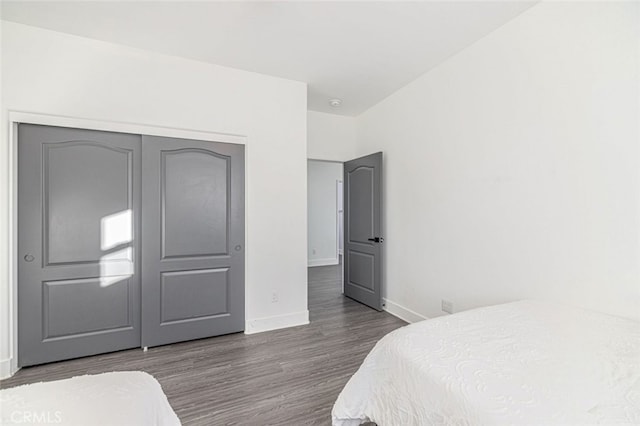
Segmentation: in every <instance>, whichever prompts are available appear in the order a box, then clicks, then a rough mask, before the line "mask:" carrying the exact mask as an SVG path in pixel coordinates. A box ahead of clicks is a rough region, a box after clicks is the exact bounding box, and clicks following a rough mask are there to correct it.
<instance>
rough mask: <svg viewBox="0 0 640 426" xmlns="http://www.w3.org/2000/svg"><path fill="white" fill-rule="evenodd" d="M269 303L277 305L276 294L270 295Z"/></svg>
mask: <svg viewBox="0 0 640 426" xmlns="http://www.w3.org/2000/svg"><path fill="white" fill-rule="evenodd" d="M271 303H278V293H271Z"/></svg>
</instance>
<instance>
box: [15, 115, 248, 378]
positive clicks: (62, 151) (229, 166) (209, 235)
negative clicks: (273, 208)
mask: <svg viewBox="0 0 640 426" xmlns="http://www.w3.org/2000/svg"><path fill="white" fill-rule="evenodd" d="M244 240H245V236H244V146H242V145H236V144H226V143H218V142H206V141H197V140H187V139H176V138H167V137H158V136H146V135H134V134H124V133H114V132H104V131H95V130H84V129H72V128H63V127H51V126H40V125H32V124H20V125H19V126H18V250H19V260H18V262H19V264H18V360H19V365H20V366H28V365H34V364H41V363H46V362H52V361H59V360H63V359H69V358H76V357H81V356H87V355H94V354H98V353H104V352H111V351H117V350H122V349H128V348H134V347H151V346H157V345H164V344H168V343H173V342H179V341H184V340H191V339H199V338H203V337H210V336H216V335H221V334H227V333H233V332H238V331H242V330H243V329H244V250H245V248H244Z"/></svg>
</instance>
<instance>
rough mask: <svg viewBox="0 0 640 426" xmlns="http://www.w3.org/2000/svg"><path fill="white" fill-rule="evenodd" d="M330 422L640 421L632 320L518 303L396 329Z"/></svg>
mask: <svg viewBox="0 0 640 426" xmlns="http://www.w3.org/2000/svg"><path fill="white" fill-rule="evenodd" d="M332 415H333V424H334V425H336V426H338V425H340V426H343V425H358V424H360V423H361V422H363V421H373V422H375V423H377V424H378V425H380V426H393V425H402V426H409V425H432V424H437V425H495V424H500V425H508V424H514V425H526V424H529V425H543V424H593V423H604V424H640V323H639V322H636V321H631V320H627V319H623V318H618V317H614V316H608V315H604V314H600V313H596V312H592V311H586V310H580V309H577V308H571V307H567V306H564V305H554V304H547V303H542V302H535V301H521V302H515V303H508V304H504V305H498V306H492V307H487V308H480V309H474V310H471V311H466V312H462V313H459V314H455V315H450V316H445V317H439V318H435V319H432V320H427V321H422V322H419V323H415V324H411V325H408V326H406V327H403V328H401V329H398V330H396V331H394V332H392V333H390V334H388V335H387V336H385V337H384V338H383V339H381V340H380V341H379V342H378V344H377V345H376V346H375V347H374V348H373V350H372V351H371V353H369V355H368V356H367V358H366V359H365V360H364V362H363V364H362V366H361V367H360V369H359V370H358V371H357V372H356V373H355V374H354V375H353V377H352V378H351V379H350V380H349V382H348V383H347V385H346V386H345V388H344V389H343V391H342V393H341V394H340V396H339V397H338V400H337V401H336V403H335V405H334V407H333V413H332Z"/></svg>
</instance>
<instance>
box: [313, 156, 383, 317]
mask: <svg viewBox="0 0 640 426" xmlns="http://www.w3.org/2000/svg"><path fill="white" fill-rule="evenodd" d="M382 160H383V154H382V152H376V153H373V154H369V155H366V156H364V157H360V158H355V159H353V160H349V161H347V162H345V163H337V162H332V161H318V160H308V164H307V171H308V172H307V173H308V188H307V192H308V205H307V211H308V248H307V249H308V266H309V281H308V282H309V314H310V317H311V320H313V316H314V310H313V308H314V307H318V303H317V302H318V301H325V299H328V300H329V301H331V300H333V301H334V302H335V301H339V300H341V299H343V297H342V295H343V294H344V296H346V297H348V298H349V299H353V300H354V301H356V302H359V303H361V304H363V305H366V306H368V307H370V308H372V309H375V310H377V311H382V310H383V309H384V303H383V298H382V285H383V284H382V263H383V261H384V259H383V257H384V256H383V251H382V243H383V242H384V237H383V235H382ZM342 200H344V202H343V201H342ZM343 218H344V220H343ZM343 230H344V231H343ZM343 234H344V236H343ZM341 252H342V253H344V256H342V253H341ZM323 292H324V293H326V294H325V295H323ZM315 298H317V299H318V300H316V299H315Z"/></svg>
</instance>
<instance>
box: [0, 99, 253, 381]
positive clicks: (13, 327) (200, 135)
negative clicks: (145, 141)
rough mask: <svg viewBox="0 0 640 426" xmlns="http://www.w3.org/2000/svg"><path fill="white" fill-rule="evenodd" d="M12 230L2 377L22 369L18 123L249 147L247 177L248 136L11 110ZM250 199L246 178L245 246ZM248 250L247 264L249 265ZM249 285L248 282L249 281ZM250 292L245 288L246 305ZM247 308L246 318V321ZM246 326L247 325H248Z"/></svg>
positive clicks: (10, 184)
mask: <svg viewBox="0 0 640 426" xmlns="http://www.w3.org/2000/svg"><path fill="white" fill-rule="evenodd" d="M8 115H9V170H8V172H9V173H8V174H9V232H8V236H9V238H8V242H7V244H8V247H7V248H8V250H7V253H8V264H9V268H8V271H7V282H8V284H9V294H8V298H9V312H8V314H9V354H10V358H9V360H8V362H6V361H7V360H5V361H4V362H0V379H4V378H7V377H10V376H12V375H14V374H15V373H16V372H17V371H18V369H19V368H18V272H17V271H18V258H19V255H18V124H20V123H25V124H27V123H28V124H40V125H46V126H58V127H75V128H80V129H89V130H102V131H108V132H121V133H132V134H142V135H150V136H165V137H174V138H183V139H197V140H204V141H211V142H223V143H233V144H240V145H244V146H245V176H248V174H247V170H248V164H249V146H248V137H247V136H246V135H235V134H229V133H216V132H209V131H200V130H192V129H179V128H173V127H163V126H154V125H147V124H137V123H126V122H117V121H106V120H92V119H86V118H81V117H66V116H59V115H48V114H38V113H30V112H22V111H9V112H8ZM248 198H249V193H248V179H247V178H246V177H245V247H247V246H248V235H249V222H248V220H247V219H248V218H247V212H248V209H247V208H246V203H247V200H248ZM246 253H247V250H246V249H245V267H246V264H247V258H246ZM245 286H246V282H245ZM246 298H247V292H246V291H245V306H246V302H247V301H246ZM246 312H247V311H246V309H245V321H246ZM245 328H246V326H245Z"/></svg>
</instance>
